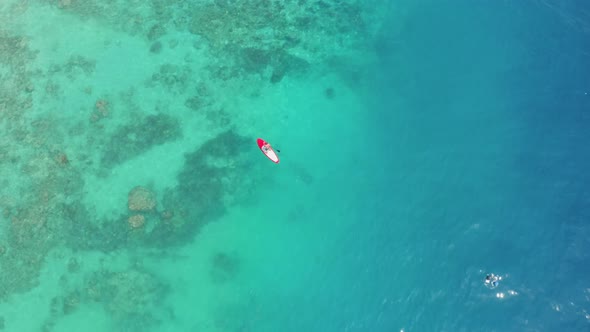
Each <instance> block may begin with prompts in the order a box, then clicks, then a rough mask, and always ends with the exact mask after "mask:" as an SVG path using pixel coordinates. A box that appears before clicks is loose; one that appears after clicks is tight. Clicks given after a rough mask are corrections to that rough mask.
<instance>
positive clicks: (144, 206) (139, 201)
mask: <svg viewBox="0 0 590 332" xmlns="http://www.w3.org/2000/svg"><path fill="white" fill-rule="evenodd" d="M127 207H128V208H129V210H131V211H152V210H154V209H155V208H156V194H155V193H154V192H152V191H151V190H149V189H148V188H146V187H142V186H137V187H135V188H133V189H131V191H130V192H129V195H128V197H127Z"/></svg>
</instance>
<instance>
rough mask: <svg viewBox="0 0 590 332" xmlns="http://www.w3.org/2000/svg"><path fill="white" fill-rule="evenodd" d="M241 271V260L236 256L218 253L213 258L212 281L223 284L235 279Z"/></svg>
mask: <svg viewBox="0 0 590 332" xmlns="http://www.w3.org/2000/svg"><path fill="white" fill-rule="evenodd" d="M239 269H240V260H239V258H238V257H237V256H236V255H235V254H230V253H226V252H216V253H215V254H213V256H212V257H211V270H210V275H211V279H212V280H213V281H214V282H216V283H222V282H226V281H229V280H231V279H233V278H234V277H235V276H236V274H237V273H238V271H239Z"/></svg>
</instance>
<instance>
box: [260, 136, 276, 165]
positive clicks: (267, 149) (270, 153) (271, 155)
mask: <svg viewBox="0 0 590 332" xmlns="http://www.w3.org/2000/svg"><path fill="white" fill-rule="evenodd" d="M256 142H257V143H258V147H259V148H260V151H262V153H264V155H265V156H267V157H268V159H270V160H271V161H272V162H273V163H275V164H278V163H279V156H278V155H277V153H276V152H275V150H273V148H272V146H270V144H268V143H267V142H266V141H265V140H263V139H262V138H259V139H257V140H256Z"/></svg>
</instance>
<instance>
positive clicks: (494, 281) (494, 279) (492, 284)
mask: <svg viewBox="0 0 590 332" xmlns="http://www.w3.org/2000/svg"><path fill="white" fill-rule="evenodd" d="M500 280H502V277H499V276H497V275H495V274H493V273H490V274H487V275H486V279H485V280H484V282H485V285H486V286H487V287H489V288H496V287H498V283H499V281H500Z"/></svg>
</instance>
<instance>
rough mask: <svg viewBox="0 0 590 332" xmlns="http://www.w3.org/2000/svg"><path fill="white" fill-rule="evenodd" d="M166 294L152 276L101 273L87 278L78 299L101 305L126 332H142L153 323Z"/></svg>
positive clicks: (133, 272) (134, 272)
mask: <svg viewBox="0 0 590 332" xmlns="http://www.w3.org/2000/svg"><path fill="white" fill-rule="evenodd" d="M167 292H168V289H167V287H166V286H165V285H164V284H162V283H161V282H160V281H159V280H158V279H157V278H156V277H155V276H154V275H152V274H150V273H148V272H146V271H142V270H138V269H129V270H126V271H120V272H113V271H108V270H101V271H97V272H94V273H93V274H91V275H90V277H89V278H88V280H87V281H86V283H85V287H84V290H83V292H82V293H83V295H82V299H83V300H84V301H92V302H98V303H100V304H101V305H103V306H104V308H105V309H106V310H107V311H108V312H109V314H110V315H111V317H113V318H114V319H115V321H116V322H117V323H118V324H119V325H124V326H125V328H129V327H133V328H131V329H125V330H130V331H142V330H143V331H145V330H146V328H148V327H149V325H152V324H155V323H157V320H156V319H155V317H156V315H155V314H154V312H155V309H156V308H158V307H159V306H160V305H161V303H162V299H163V298H164V297H165V296H166V294H167Z"/></svg>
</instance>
